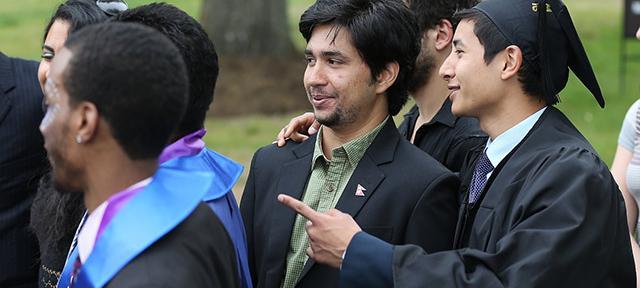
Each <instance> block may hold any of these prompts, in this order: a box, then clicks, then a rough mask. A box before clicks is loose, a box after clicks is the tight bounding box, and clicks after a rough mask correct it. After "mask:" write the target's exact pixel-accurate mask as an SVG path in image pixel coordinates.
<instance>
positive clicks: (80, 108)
mask: <svg viewBox="0 0 640 288" xmlns="http://www.w3.org/2000/svg"><path fill="white" fill-rule="evenodd" d="M72 117H73V118H72V120H71V121H72V123H71V125H72V129H73V130H72V131H75V132H76V134H75V136H74V137H78V138H79V139H82V143H87V142H90V141H92V140H93V139H95V138H96V136H97V133H98V123H99V121H100V114H99V112H98V108H97V107H96V105H95V104H93V103H91V102H86V101H83V102H81V103H79V104H77V105H76V107H75V108H74V111H73V116H72ZM72 135H73V134H72Z"/></svg>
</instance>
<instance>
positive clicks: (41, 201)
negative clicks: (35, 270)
mask: <svg viewBox="0 0 640 288" xmlns="http://www.w3.org/2000/svg"><path fill="white" fill-rule="evenodd" d="M98 3H102V2H101V1H98ZM109 3H111V4H105V3H103V4H101V5H100V6H99V5H97V4H96V1H92V0H68V1H65V2H64V3H62V4H60V5H59V6H58V7H57V8H56V10H55V11H54V13H53V15H52V16H51V18H50V20H49V23H48V24H47V26H46V28H45V33H44V41H43V44H42V55H41V60H40V65H39V67H38V71H37V76H38V78H37V79H38V82H39V83H40V87H41V89H44V83H45V81H46V79H47V76H48V73H49V68H50V66H51V61H52V60H53V59H54V58H55V56H56V54H57V53H58V52H59V51H60V49H62V46H63V45H64V42H65V41H66V40H67V36H68V35H69V34H70V33H73V32H75V31H77V30H79V29H81V28H83V27H85V26H87V25H91V24H96V23H100V22H103V21H105V20H107V19H108V18H109V17H110V16H112V15H114V14H116V13H118V12H120V11H122V10H125V9H126V8H127V6H126V5H124V2H121V1H113V2H109ZM118 4H120V5H118ZM38 107H42V106H41V105H40V104H39V105H38ZM39 119H42V117H40V118H39ZM38 134H40V133H38ZM43 151H44V149H43ZM45 162H46V161H45ZM49 170H50V168H49V167H48V166H47V168H46V171H49ZM84 211H85V208H84V204H83V199H82V193H59V192H58V191H56V190H55V188H54V187H53V185H52V183H51V175H50V174H49V173H47V174H45V175H44V176H43V178H42V179H41V180H40V185H39V187H38V192H37V194H36V197H35V199H34V201H33V205H32V206H31V223H30V226H31V229H32V230H33V231H34V233H35V235H36V237H37V238H38V243H39V248H40V268H39V280H38V286H39V287H43V288H46V287H54V286H55V285H56V284H57V283H58V280H59V278H60V273H61V272H62V268H63V267H64V263H65V260H66V258H67V255H68V253H69V247H70V245H71V243H72V240H73V237H74V233H75V231H76V230H77V228H78V224H79V223H80V220H81V219H82V216H83V214H84Z"/></svg>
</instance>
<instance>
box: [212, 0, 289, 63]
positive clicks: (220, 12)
mask: <svg viewBox="0 0 640 288" xmlns="http://www.w3.org/2000/svg"><path fill="white" fill-rule="evenodd" d="M203 1H204V2H203V5H202V15H201V23H202V25H203V26H204V28H205V30H206V31H207V33H209V37H211V39H212V40H213V43H214V44H215V46H216V50H217V51H218V53H220V54H221V55H229V56H232V55H235V56H276V57H279V56H287V55H291V54H292V53H293V51H294V49H293V44H292V42H291V38H290V35H289V26H288V24H287V19H288V18H287V10H286V0H203Z"/></svg>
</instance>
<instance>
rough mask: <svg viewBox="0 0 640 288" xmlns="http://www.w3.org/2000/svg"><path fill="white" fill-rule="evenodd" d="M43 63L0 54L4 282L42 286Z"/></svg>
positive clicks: (0, 266)
mask: <svg viewBox="0 0 640 288" xmlns="http://www.w3.org/2000/svg"><path fill="white" fill-rule="evenodd" d="M37 71H38V63H37V62H33V61H26V60H21V59H16V58H9V57H7V56H6V55H4V54H2V53H0V199H2V200H1V201H0V255H1V256H0V287H37V277H38V260H37V259H38V245H37V242H36V240H35V237H34V236H33V235H31V233H30V232H29V230H28V224H29V208H30V206H31V202H32V201H33V197H34V195H35V192H36V188H37V184H38V180H39V178H40V177H41V176H42V174H43V172H44V169H45V167H46V166H45V164H46V156H45V151H44V148H43V141H42V135H40V131H39V130H38V126H39V125H40V120H41V119H42V116H43V110H42V91H41V90H40V85H39V84H38V79H37Z"/></svg>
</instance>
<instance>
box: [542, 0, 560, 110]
mask: <svg viewBox="0 0 640 288" xmlns="http://www.w3.org/2000/svg"><path fill="white" fill-rule="evenodd" d="M546 30H547V0H541V1H540V2H539V3H538V44H539V46H538V53H539V57H540V61H539V64H540V73H541V74H542V75H541V76H542V86H543V89H544V90H543V92H544V99H545V101H546V102H547V104H548V105H553V104H555V103H558V97H557V95H556V93H555V88H554V87H553V76H552V75H551V65H550V63H549V60H550V58H551V57H549V51H548V50H549V49H545V48H546V47H545V42H546V40H547V39H546V37H547V36H546V35H547V33H546V32H547V31H546Z"/></svg>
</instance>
